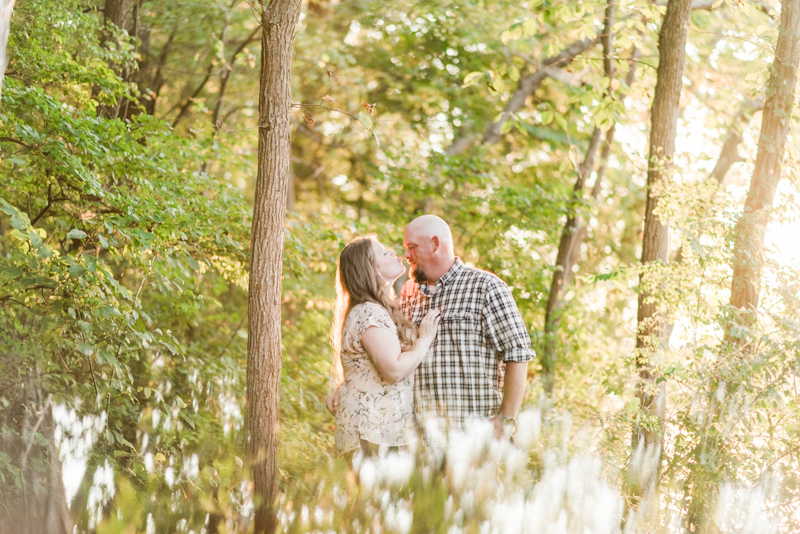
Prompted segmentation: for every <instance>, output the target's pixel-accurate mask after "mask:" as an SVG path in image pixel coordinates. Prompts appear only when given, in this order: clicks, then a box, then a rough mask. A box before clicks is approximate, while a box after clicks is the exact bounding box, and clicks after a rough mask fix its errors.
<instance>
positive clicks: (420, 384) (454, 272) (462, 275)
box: [327, 215, 533, 438]
mask: <svg viewBox="0 0 800 534" xmlns="http://www.w3.org/2000/svg"><path fill="white" fill-rule="evenodd" d="M403 245H404V246H405V248H406V252H405V254H404V255H403V257H404V258H405V259H406V261H407V262H408V264H409V265H410V266H411V272H410V275H411V279H409V280H408V282H406V284H405V285H404V286H403V290H402V292H401V295H400V299H399V304H400V308H401V309H402V310H403V313H405V315H406V316H407V317H408V318H409V319H411V320H412V321H414V322H415V323H416V324H417V325H419V324H420V322H421V321H422V318H423V317H425V314H427V313H428V311H429V310H430V309H438V310H439V311H440V313H441V321H440V323H439V328H438V330H437V334H436V339H435V340H434V342H433V344H432V345H431V347H430V349H429V350H428V353H427V354H426V355H425V357H424V358H423V360H422V363H421V364H420V366H419V367H418V368H417V369H416V371H415V372H414V402H415V411H416V415H417V419H418V421H419V422H420V423H421V424H423V426H424V425H425V422H426V421H429V420H431V418H440V419H443V420H444V421H445V422H446V424H447V426H448V427H450V428H455V429H464V428H465V427H466V425H468V424H469V422H470V421H474V420H478V419H490V420H491V421H492V423H493V424H494V434H495V437H497V438H501V437H503V436H506V437H507V436H509V435H510V434H512V433H513V432H514V429H515V427H516V420H515V417H516V415H517V412H518V411H519V408H520V405H521V404H522V397H523V395H524V393H525V385H526V378H527V370H528V362H529V361H530V360H532V359H533V351H532V350H531V348H530V346H531V340H530V337H529V336H528V331H527V328H526V327H525V324H524V323H523V322H522V316H521V315H520V313H519V309H518V308H517V305H516V303H515V302H514V299H513V297H512V296H511V292H510V291H509V290H508V286H506V284H505V283H503V281H502V280H500V279H499V278H498V277H496V276H495V275H493V274H491V273H488V272H486V271H481V270H479V269H474V268H472V267H467V266H466V265H464V263H463V262H462V261H461V260H460V259H459V258H457V257H456V256H455V255H454V253H453V238H452V234H451V233H450V228H449V227H448V225H447V223H446V222H445V221H444V220H442V219H441V218H439V217H437V216H435V215H423V216H421V217H418V218H417V219H414V220H413V221H411V223H409V224H408V226H406V229H405V233H404V236H403ZM337 393H338V392H337ZM336 397H337V395H336V394H334V395H331V396H330V397H329V398H328V402H327V405H328V410H330V411H331V413H335V412H336V405H337V402H336Z"/></svg>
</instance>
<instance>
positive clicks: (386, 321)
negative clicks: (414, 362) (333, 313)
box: [342, 302, 397, 354]
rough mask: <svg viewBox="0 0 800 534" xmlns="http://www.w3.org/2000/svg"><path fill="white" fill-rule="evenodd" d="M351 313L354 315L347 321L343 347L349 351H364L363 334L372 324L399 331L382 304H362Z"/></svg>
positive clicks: (356, 352)
mask: <svg viewBox="0 0 800 534" xmlns="http://www.w3.org/2000/svg"><path fill="white" fill-rule="evenodd" d="M350 313H351V314H353V317H352V320H351V321H350V320H349V321H348V322H347V329H346V331H345V335H344V339H343V340H342V346H343V348H346V349H347V350H348V351H349V352H352V353H355V354H358V353H361V352H364V347H363V345H361V336H363V335H364V332H366V331H367V329H368V328H370V327H372V326H375V327H377V328H383V329H385V330H390V331H392V332H396V331H397V327H396V326H395V324H394V321H392V316H391V315H389V312H388V311H386V308H384V307H383V306H381V305H380V304H374V303H371V302H368V303H364V304H360V305H359V306H358V307H357V308H353V310H352V311H351V312H350Z"/></svg>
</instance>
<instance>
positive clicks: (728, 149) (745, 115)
mask: <svg viewBox="0 0 800 534" xmlns="http://www.w3.org/2000/svg"><path fill="white" fill-rule="evenodd" d="M761 109H764V104H763V103H762V102H758V101H757V100H750V99H748V100H746V101H745V102H744V103H743V104H742V107H741V108H740V109H739V112H738V113H737V114H736V116H735V117H734V118H733V120H732V121H731V125H730V127H729V128H728V133H727V135H726V136H725V142H724V143H723V144H722V149H720V152H719V157H718V158H717V163H716V164H714V169H713V170H712V171H711V175H710V176H711V178H714V180H716V181H717V185H718V186H722V184H723V182H724V181H725V177H726V176H727V175H728V171H729V170H731V167H732V166H733V164H734V163H739V162H740V161H744V157H742V155H741V154H739V145H740V144H741V143H742V132H743V130H744V129H745V128H746V127H747V124H748V123H749V122H750V119H751V118H752V117H753V113H755V112H756V111H759V110H761ZM715 194H716V191H715ZM711 198H712V199H713V195H712V197H711ZM682 261H683V245H681V246H680V247H679V248H678V251H677V252H676V253H675V257H674V258H673V259H672V262H673V263H680V262H682ZM672 326H673V325H670V327H669V329H668V331H669V332H670V333H671V332H672ZM667 337H669V335H668V336H667Z"/></svg>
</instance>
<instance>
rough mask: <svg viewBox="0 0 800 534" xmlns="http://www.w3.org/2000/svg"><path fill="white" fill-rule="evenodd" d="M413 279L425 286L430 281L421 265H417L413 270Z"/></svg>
mask: <svg viewBox="0 0 800 534" xmlns="http://www.w3.org/2000/svg"><path fill="white" fill-rule="evenodd" d="M411 278H413V279H414V281H415V282H416V283H418V284H424V283H425V282H427V281H428V275H427V274H425V271H423V270H422V268H420V266H419V265H415V266H414V267H412V268H411Z"/></svg>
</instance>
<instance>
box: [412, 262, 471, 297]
mask: <svg viewBox="0 0 800 534" xmlns="http://www.w3.org/2000/svg"><path fill="white" fill-rule="evenodd" d="M463 266H464V262H462V261H461V258H458V257H456V261H455V263H453V266H452V267H450V269H449V270H448V271H447V272H446V273H444V274H443V275H442V276H440V277H439V279H438V280H437V281H436V285H435V286H432V285H429V284H428V283H427V282H423V283H421V284H417V285H418V286H419V290H420V292H421V293H422V294H423V295H425V296H427V297H430V296H432V295H433V294H434V293H436V290H437V289H438V288H439V286H446V285H447V284H449V283H450V282H452V281H453V278H455V276H456V274H457V273H458V271H460V270H461V267H463Z"/></svg>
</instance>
